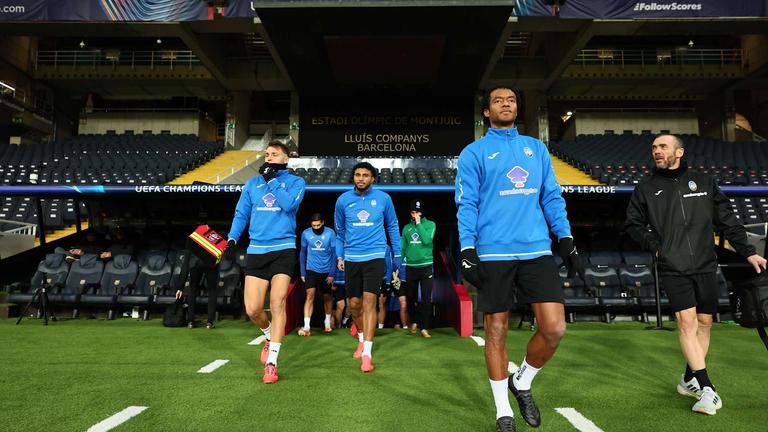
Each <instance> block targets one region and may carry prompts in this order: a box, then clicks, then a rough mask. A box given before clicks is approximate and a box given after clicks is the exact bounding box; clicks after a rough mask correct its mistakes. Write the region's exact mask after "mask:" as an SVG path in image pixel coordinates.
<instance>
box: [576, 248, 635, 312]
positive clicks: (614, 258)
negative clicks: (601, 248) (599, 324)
mask: <svg viewBox="0 0 768 432" xmlns="http://www.w3.org/2000/svg"><path fill="white" fill-rule="evenodd" d="M589 263H590V266H589V267H588V268H587V269H586V270H585V271H584V281H585V282H586V284H587V286H588V287H590V289H591V290H593V291H594V292H597V296H598V298H599V301H600V305H601V306H603V307H604V311H603V314H604V317H605V319H606V322H610V321H611V315H612V314H613V313H614V312H626V311H628V310H629V309H630V308H631V306H633V305H634V304H635V303H636V302H635V300H634V298H633V297H632V296H631V294H630V293H629V292H627V291H626V290H625V289H624V288H623V287H622V286H621V282H620V279H619V274H618V270H619V267H620V265H621V255H619V254H618V252H592V253H591V254H590V256H589Z"/></svg>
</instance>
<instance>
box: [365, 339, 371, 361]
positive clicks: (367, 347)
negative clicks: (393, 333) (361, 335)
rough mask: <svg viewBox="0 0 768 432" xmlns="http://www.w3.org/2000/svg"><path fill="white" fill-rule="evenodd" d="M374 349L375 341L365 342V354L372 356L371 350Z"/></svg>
mask: <svg viewBox="0 0 768 432" xmlns="http://www.w3.org/2000/svg"><path fill="white" fill-rule="evenodd" d="M372 349H373V341H365V342H363V355H364V356H368V357H371V350H372ZM371 358H373V357H371Z"/></svg>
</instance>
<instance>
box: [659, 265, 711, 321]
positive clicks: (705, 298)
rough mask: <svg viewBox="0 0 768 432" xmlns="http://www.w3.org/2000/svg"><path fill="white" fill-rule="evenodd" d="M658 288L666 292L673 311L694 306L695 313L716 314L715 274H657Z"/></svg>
mask: <svg viewBox="0 0 768 432" xmlns="http://www.w3.org/2000/svg"><path fill="white" fill-rule="evenodd" d="M659 284H660V288H661V289H663V290H664V291H665V292H666V293H667V298H669V305H670V306H672V311H673V312H680V311H681V310H685V309H690V308H692V307H696V313H703V314H709V315H715V314H717V305H718V301H717V290H718V286H717V274H716V273H714V272H712V273H701V274H695V275H685V276H679V275H659Z"/></svg>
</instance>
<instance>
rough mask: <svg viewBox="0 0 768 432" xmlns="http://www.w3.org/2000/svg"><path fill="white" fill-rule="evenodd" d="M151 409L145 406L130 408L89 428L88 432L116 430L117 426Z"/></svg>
mask: <svg viewBox="0 0 768 432" xmlns="http://www.w3.org/2000/svg"><path fill="white" fill-rule="evenodd" d="M147 408H149V407H145V406H129V407H128V408H126V409H124V410H122V411H120V412H119V413H117V414H115V415H113V416H112V417H109V418H106V419H104V420H102V421H100V422H98V423H96V424H95V425H93V426H91V427H90V428H88V431H87V432H106V431H108V430H110V429H114V428H116V427H117V426H119V425H121V424H123V423H125V422H127V421H128V420H130V419H131V417H135V416H137V415H139V414H141V412H142V411H144V410H145V409H147Z"/></svg>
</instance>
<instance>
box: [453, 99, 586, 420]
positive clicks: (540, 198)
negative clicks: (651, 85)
mask: <svg viewBox="0 0 768 432" xmlns="http://www.w3.org/2000/svg"><path fill="white" fill-rule="evenodd" d="M517 101H518V100H517V95H516V94H515V92H514V91H512V90H511V89H509V88H506V87H497V88H494V89H492V90H491V91H489V92H487V93H486V94H485V97H484V99H483V104H482V114H483V116H484V117H485V119H486V120H487V121H488V122H489V123H490V128H489V129H488V132H487V133H486V134H485V135H484V136H483V137H482V138H480V139H478V140H477V141H475V142H473V143H472V144H470V145H468V146H467V147H466V148H465V149H464V150H463V151H462V152H461V155H460V156H459V161H458V173H457V177H456V196H455V200H456V206H457V207H458V213H457V218H458V223H459V242H460V243H461V269H462V273H463V276H464V279H465V280H467V281H468V282H469V283H471V284H472V285H474V286H475V287H476V288H477V291H478V292H477V310H479V311H481V312H483V313H484V318H483V320H484V321H483V325H484V328H485V338H486V343H485V361H486V365H487V368H488V377H489V378H490V382H491V389H492V391H493V399H494V401H495V403H496V430H497V431H514V430H515V420H514V418H513V417H514V414H513V412H512V408H511V407H510V405H509V396H508V394H507V388H509V390H511V391H512V393H513V394H514V395H515V397H516V399H517V402H518V404H519V405H520V411H521V414H522V416H523V419H524V420H525V421H526V422H527V423H528V424H530V425H531V426H534V427H536V426H539V424H540V423H541V417H540V414H539V409H538V408H537V407H536V403H535V402H534V400H533V397H532V395H531V382H532V381H533V378H534V376H535V375H536V373H537V372H538V371H539V369H541V367H542V366H544V364H545V363H546V362H547V361H548V360H549V359H550V358H551V357H552V355H554V353H555V350H556V349H557V346H558V344H559V343H560V339H561V338H562V337H563V334H564V333H565V311H564V307H563V303H564V298H563V292H562V290H561V289H560V280H559V278H558V269H557V265H556V264H555V260H554V258H553V257H552V240H551V239H550V229H551V231H552V233H554V234H555V235H556V236H557V240H558V244H559V246H558V250H559V254H560V256H561V257H562V258H563V261H564V263H565V264H566V265H567V266H568V269H569V273H573V272H575V271H579V272H581V264H580V263H581V262H580V260H579V257H578V253H577V251H576V248H575V247H574V244H573V237H572V236H571V227H570V224H569V223H568V219H567V218H566V212H565V200H564V199H563V197H562V195H561V191H560V185H558V184H557V181H556V180H555V173H554V171H553V169H552V161H551V160H550V156H549V152H548V151H547V147H546V146H545V145H544V143H542V142H541V141H539V140H537V139H534V138H531V137H528V136H524V135H520V134H519V133H518V131H517V128H515V119H516V117H517ZM515 291H516V294H517V301H518V302H520V303H527V304H530V305H531V308H532V309H533V313H534V314H535V316H536V321H537V323H538V328H537V329H536V333H534V335H533V337H531V340H530V342H529V343H528V349H527V352H526V355H525V358H524V359H523V361H522V363H521V364H520V368H519V369H518V371H517V372H515V373H514V374H513V376H512V377H509V376H508V373H507V367H508V359H507V357H508V356H507V351H506V339H507V328H508V322H509V310H510V308H512V307H513V306H514V298H515Z"/></svg>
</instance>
